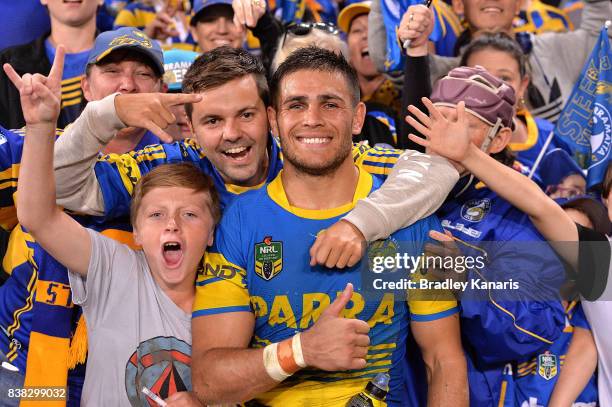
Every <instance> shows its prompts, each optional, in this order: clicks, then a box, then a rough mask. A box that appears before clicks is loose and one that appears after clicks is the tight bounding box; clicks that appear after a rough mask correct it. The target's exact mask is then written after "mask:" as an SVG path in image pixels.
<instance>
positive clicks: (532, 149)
mask: <svg viewBox="0 0 612 407" xmlns="http://www.w3.org/2000/svg"><path fill="white" fill-rule="evenodd" d="M517 116H518V120H523V121H524V122H525V125H526V126H527V140H525V141H524V142H522V143H510V144H508V147H509V148H510V149H511V150H512V151H513V152H514V153H516V160H517V161H518V162H520V163H521V164H522V165H523V167H524V168H525V169H526V170H527V171H530V170H531V168H532V167H533V165H534V164H535V162H536V160H537V159H538V156H539V155H540V153H541V152H542V149H543V148H544V146H545V144H546V140H547V139H548V137H549V136H550V135H551V134H552V139H551V140H550V143H549V144H548V146H547V147H546V151H545V152H544V154H546V153H548V152H550V151H552V150H554V149H555V148H562V149H564V150H565V151H567V152H568V153H569V154H570V155H571V154H572V151H571V149H570V147H569V146H568V145H567V143H566V142H565V141H563V139H561V138H560V137H559V136H557V135H555V134H554V133H553V129H554V128H555V126H554V124H552V123H551V122H549V121H548V120H545V119H541V118H539V117H533V116H532V115H531V113H529V112H528V111H526V110H523V111H521V112H519V113H518V115H517ZM542 157H543V155H542ZM538 166H539V164H538ZM535 174H536V175H538V171H537V169H536V172H535Z"/></svg>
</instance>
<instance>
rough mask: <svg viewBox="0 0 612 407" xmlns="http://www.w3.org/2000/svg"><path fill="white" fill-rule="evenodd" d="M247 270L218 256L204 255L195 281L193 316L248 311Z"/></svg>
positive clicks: (249, 302) (213, 254)
mask: <svg viewBox="0 0 612 407" xmlns="http://www.w3.org/2000/svg"><path fill="white" fill-rule="evenodd" d="M250 304H251V301H250V298H249V291H248V289H247V287H246V271H245V270H244V269H243V268H241V267H238V266H236V265H235V264H233V263H231V262H230V261H228V260H227V259H226V258H225V256H223V255H222V254H219V253H206V254H205V255H204V271H203V272H202V273H201V274H199V275H198V278H197V281H196V296H195V301H194V303H193V316H194V317H195V316H202V315H210V314H217V313H224V312H236V311H250V310H251V305H250Z"/></svg>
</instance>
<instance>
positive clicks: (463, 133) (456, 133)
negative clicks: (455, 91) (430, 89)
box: [406, 98, 471, 162]
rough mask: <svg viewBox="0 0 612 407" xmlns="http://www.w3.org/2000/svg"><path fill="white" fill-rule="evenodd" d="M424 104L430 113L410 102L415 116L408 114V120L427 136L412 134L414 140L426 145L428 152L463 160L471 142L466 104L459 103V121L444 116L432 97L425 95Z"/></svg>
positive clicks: (411, 138)
mask: <svg viewBox="0 0 612 407" xmlns="http://www.w3.org/2000/svg"><path fill="white" fill-rule="evenodd" d="M423 103H424V104H425V107H427V110H428V111H429V116H428V115H426V114H425V113H423V112H422V111H420V110H419V109H418V108H417V107H415V106H412V105H410V106H409V107H408V111H409V112H410V113H411V114H412V116H407V117H406V121H407V122H408V123H409V124H410V125H411V126H412V127H414V128H415V129H416V130H417V131H418V132H419V133H421V134H422V135H423V136H425V138H422V137H419V136H416V135H414V134H410V135H409V137H410V140H412V141H414V142H415V143H417V144H419V145H421V146H424V147H425V148H426V149H427V151H428V152H431V153H434V154H438V155H441V156H443V157H446V158H448V159H449V160H452V161H455V162H461V161H462V160H463V159H464V158H465V157H466V155H467V153H468V150H469V147H470V144H471V140H470V135H469V132H468V130H469V123H468V118H467V113H466V111H465V103H464V102H459V104H458V105H457V119H456V120H449V119H447V118H446V117H444V115H442V113H440V111H439V110H438V108H436V106H434V104H433V103H432V102H431V100H429V99H428V98H423Z"/></svg>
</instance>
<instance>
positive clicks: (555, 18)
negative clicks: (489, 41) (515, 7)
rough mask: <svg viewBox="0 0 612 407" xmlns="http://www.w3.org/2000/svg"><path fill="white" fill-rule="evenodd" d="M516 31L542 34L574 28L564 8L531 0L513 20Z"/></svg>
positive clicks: (538, 0)
mask: <svg viewBox="0 0 612 407" xmlns="http://www.w3.org/2000/svg"><path fill="white" fill-rule="evenodd" d="M514 26H515V27H514V30H515V31H516V32H530V33H533V34H542V33H545V32H568V31H573V30H574V24H573V23H572V21H571V20H570V18H569V16H568V15H567V13H566V12H565V10H562V9H559V8H557V7H554V6H551V5H549V4H546V3H544V2H542V1H540V0H532V1H531V2H530V4H529V8H528V9H527V10H521V11H520V13H519V15H518V17H517V18H516V19H515V21H514Z"/></svg>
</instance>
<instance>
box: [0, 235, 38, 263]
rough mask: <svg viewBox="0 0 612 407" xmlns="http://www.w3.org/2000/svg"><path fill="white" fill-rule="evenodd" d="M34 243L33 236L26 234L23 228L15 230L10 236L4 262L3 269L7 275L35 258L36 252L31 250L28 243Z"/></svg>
mask: <svg viewBox="0 0 612 407" xmlns="http://www.w3.org/2000/svg"><path fill="white" fill-rule="evenodd" d="M33 241H34V239H33V238H32V236H30V235H29V234H27V233H25V232H24V231H23V229H21V226H19V227H16V228H15V229H13V231H12V232H11V235H10V236H9V242H8V246H7V248H6V255H5V256H4V259H3V260H2V267H3V268H4V270H6V271H7V273H9V274H10V273H11V272H12V271H13V269H14V268H15V267H17V266H19V265H20V264H24V263H27V262H28V260H29V259H31V258H32V256H34V250H33V249H30V248H29V247H28V244H27V242H33Z"/></svg>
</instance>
